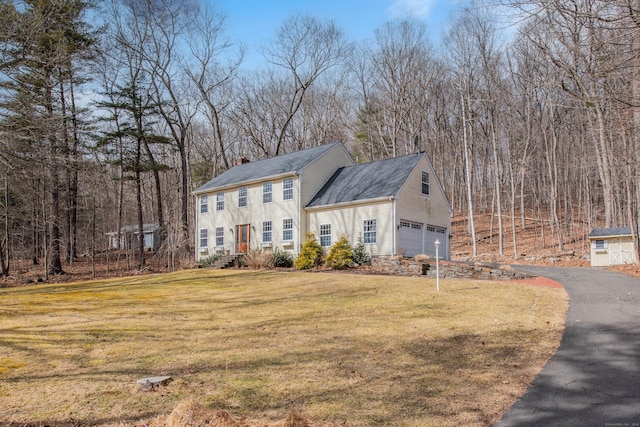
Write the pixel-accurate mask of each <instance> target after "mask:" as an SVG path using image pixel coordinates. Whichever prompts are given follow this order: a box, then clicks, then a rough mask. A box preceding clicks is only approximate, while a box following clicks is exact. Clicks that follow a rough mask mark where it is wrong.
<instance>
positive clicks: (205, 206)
mask: <svg viewBox="0 0 640 427" xmlns="http://www.w3.org/2000/svg"><path fill="white" fill-rule="evenodd" d="M200 213H201V214H204V213H209V195H208V194H203V195H202V196H200Z"/></svg>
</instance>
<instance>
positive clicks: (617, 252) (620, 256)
mask: <svg viewBox="0 0 640 427" xmlns="http://www.w3.org/2000/svg"><path fill="white" fill-rule="evenodd" d="M625 246H628V247H625ZM633 258H634V257H633V245H632V244H631V245H625V242H624V239H611V240H609V265H617V264H633V263H634V259H633Z"/></svg>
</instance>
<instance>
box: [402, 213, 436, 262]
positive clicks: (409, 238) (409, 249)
mask: <svg viewBox="0 0 640 427" xmlns="http://www.w3.org/2000/svg"><path fill="white" fill-rule="evenodd" d="M422 237H423V227H422V224H420V223H417V222H412V221H405V220H400V235H399V236H398V240H399V242H400V243H399V245H398V249H399V250H398V253H400V254H403V255H404V256H407V257H413V256H416V255H417V254H420V253H422ZM434 254H435V252H434Z"/></svg>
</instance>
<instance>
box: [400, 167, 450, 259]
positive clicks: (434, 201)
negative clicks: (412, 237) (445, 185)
mask: <svg viewBox="0 0 640 427" xmlns="http://www.w3.org/2000/svg"><path fill="white" fill-rule="evenodd" d="M422 171H426V172H429V176H430V185H429V187H430V189H429V195H428V196H427V195H424V194H422V181H421V179H422ZM396 218H397V221H398V222H399V221H400V220H407V221H412V222H417V223H420V224H423V230H422V231H423V233H425V239H424V241H425V245H427V244H429V245H431V244H432V242H427V240H426V232H427V228H426V227H427V226H428V225H433V226H437V227H443V228H446V229H447V233H446V238H447V242H446V245H444V244H443V245H441V246H440V254H439V256H440V257H441V258H443V259H449V258H450V255H451V254H450V242H449V241H448V240H449V233H450V232H451V212H450V207H449V203H448V202H447V199H446V196H445V194H444V192H443V191H442V187H441V186H440V184H439V183H438V181H437V177H436V173H435V171H434V170H433V168H432V167H431V164H430V162H429V161H428V160H427V158H426V156H423V157H422V158H421V159H420V161H419V162H418V165H417V166H416V168H415V169H414V170H413V172H412V173H411V175H410V176H409V178H408V179H407V181H406V182H405V183H404V185H403V186H402V188H401V189H400V191H399V192H398V196H397V200H396ZM441 243H444V242H441ZM445 247H446V250H443V249H444V248H445ZM423 249H425V252H428V251H427V250H426V249H427V248H423ZM434 250H435V249H434Z"/></svg>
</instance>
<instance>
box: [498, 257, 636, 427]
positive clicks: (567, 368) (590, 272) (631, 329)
mask: <svg viewBox="0 0 640 427" xmlns="http://www.w3.org/2000/svg"><path fill="white" fill-rule="evenodd" d="M515 268H516V269H518V270H522V271H525V272H529V273H533V274H536V275H539V276H545V277H549V278H550V279H553V280H556V281H558V282H560V283H562V285H563V286H564V287H565V289H566V290H567V293H568V294H569V311H568V312H567V320H566V327H565V331H564V335H563V336H562V341H561V343H560V347H559V348H558V351H557V353H556V354H555V355H554V356H553V357H552V358H551V360H550V361H549V363H547V365H546V366H545V367H544V369H543V370H542V372H541V373H540V374H539V375H538V377H536V379H535V380H534V382H533V384H532V385H531V387H529V389H528V390H527V392H526V393H525V394H524V395H523V396H522V397H521V398H520V400H518V401H517V402H516V403H515V404H514V405H513V407H512V408H511V409H510V410H509V412H508V413H507V414H505V415H504V417H503V418H502V420H500V421H499V422H497V423H496V424H494V425H495V426H496V427H497V426H500V427H506V426H517V427H521V426H536V427H537V426H602V427H607V426H609V427H614V426H626V427H634V426H635V427H640V281H639V280H637V279H634V278H631V277H629V276H626V275H623V274H619V273H613V272H610V271H606V270H596V269H588V268H552V267H532V266H518V267H515Z"/></svg>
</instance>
